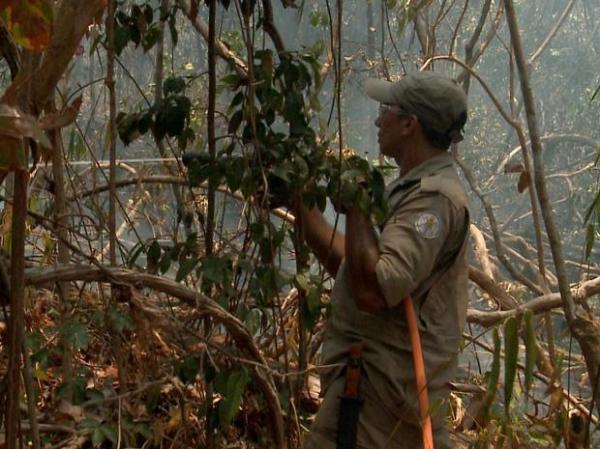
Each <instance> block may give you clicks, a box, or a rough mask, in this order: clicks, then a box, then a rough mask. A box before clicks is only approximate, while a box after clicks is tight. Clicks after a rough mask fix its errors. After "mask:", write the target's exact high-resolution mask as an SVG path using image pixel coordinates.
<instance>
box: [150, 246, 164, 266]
mask: <svg viewBox="0 0 600 449" xmlns="http://www.w3.org/2000/svg"><path fill="white" fill-rule="evenodd" d="M160 252H161V249H160V244H159V243H158V242H157V241H156V240H154V241H153V242H152V243H151V244H150V248H149V249H148V263H150V262H152V263H153V264H154V265H157V264H158V260H159V259H160Z"/></svg>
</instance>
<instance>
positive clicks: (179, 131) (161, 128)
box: [116, 77, 195, 150]
mask: <svg viewBox="0 0 600 449" xmlns="http://www.w3.org/2000/svg"><path fill="white" fill-rule="evenodd" d="M185 87H186V83H185V80H184V79H183V78H180V77H170V78H167V79H166V80H165V81H164V82H163V92H164V97H163V98H162V99H161V100H159V101H158V102H157V103H156V104H155V105H153V106H151V107H149V108H146V109H143V110H141V111H139V112H132V113H125V112H119V114H118V115H117V119H116V121H117V130H118V133H119V137H120V139H121V141H122V142H123V143H124V144H125V145H129V144H130V143H131V142H133V141H134V140H135V139H137V138H138V137H140V136H142V135H144V134H146V133H147V132H148V131H150V130H151V131H152V133H153V135H154V138H155V139H156V140H157V141H160V140H162V139H164V138H165V137H175V138H177V139H178V143H179V148H180V149H182V150H183V149H185V148H186V146H187V144H188V142H191V141H193V140H194V137H195V136H194V132H193V131H192V129H191V128H190V127H189V122H190V114H191V110H192V102H191V100H190V99H189V98H188V97H187V96H186V95H185V93H184V91H185Z"/></svg>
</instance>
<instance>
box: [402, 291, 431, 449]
mask: <svg viewBox="0 0 600 449" xmlns="http://www.w3.org/2000/svg"><path fill="white" fill-rule="evenodd" d="M403 302H404V311H405V313H406V321H407V323H408V333H409V335H410V344H411V346H412V353H413V363H414V365H415V377H416V380H417V393H418V395H419V410H420V411H421V419H422V420H423V449H433V428H432V425H431V416H430V415H429V397H428V395H427V378H426V377H425V361H424V360H423V349H422V348H421V337H420V336H419V328H418V326H417V315H416V313H415V308H414V307H413V301H412V298H411V297H410V295H409V296H407V297H406V298H404V301H403Z"/></svg>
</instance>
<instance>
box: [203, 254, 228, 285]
mask: <svg viewBox="0 0 600 449" xmlns="http://www.w3.org/2000/svg"><path fill="white" fill-rule="evenodd" d="M228 264H229V260H228V259H226V258H222V257H218V256H207V257H205V258H204V259H203V260H202V274H203V275H204V278H205V279H207V280H209V281H213V282H223V280H224V279H225V277H226V275H227V266H228Z"/></svg>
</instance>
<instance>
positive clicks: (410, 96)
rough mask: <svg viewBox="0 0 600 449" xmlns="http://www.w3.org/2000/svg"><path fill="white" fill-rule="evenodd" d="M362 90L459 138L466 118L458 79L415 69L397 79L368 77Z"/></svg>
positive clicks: (456, 140) (465, 96)
mask: <svg viewBox="0 0 600 449" xmlns="http://www.w3.org/2000/svg"><path fill="white" fill-rule="evenodd" d="M365 92H366V94H367V95H368V96H369V97H371V98H372V99H373V100H376V101H378V102H380V103H384V104H388V105H397V106H399V107H400V109H402V110H403V111H404V112H407V113H409V114H415V115H416V116H417V118H418V119H419V121H420V122H421V124H422V125H423V126H424V127H425V128H428V129H430V130H432V131H434V132H436V133H438V134H441V135H442V136H448V137H449V138H450V139H451V140H452V142H460V141H461V140H462V135H461V131H462V127H463V126H464V124H465V122H466V121H467V95H466V94H465V91H464V90H463V89H462V87H460V86H459V85H458V83H457V82H456V81H455V80H453V79H451V78H448V77H445V76H443V75H439V74H437V73H433V72H414V73H410V74H408V75H406V76H405V77H404V78H402V79H401V80H400V81H398V82H395V83H393V82H389V81H383V80H378V79H368V80H367V81H366V83H365Z"/></svg>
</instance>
